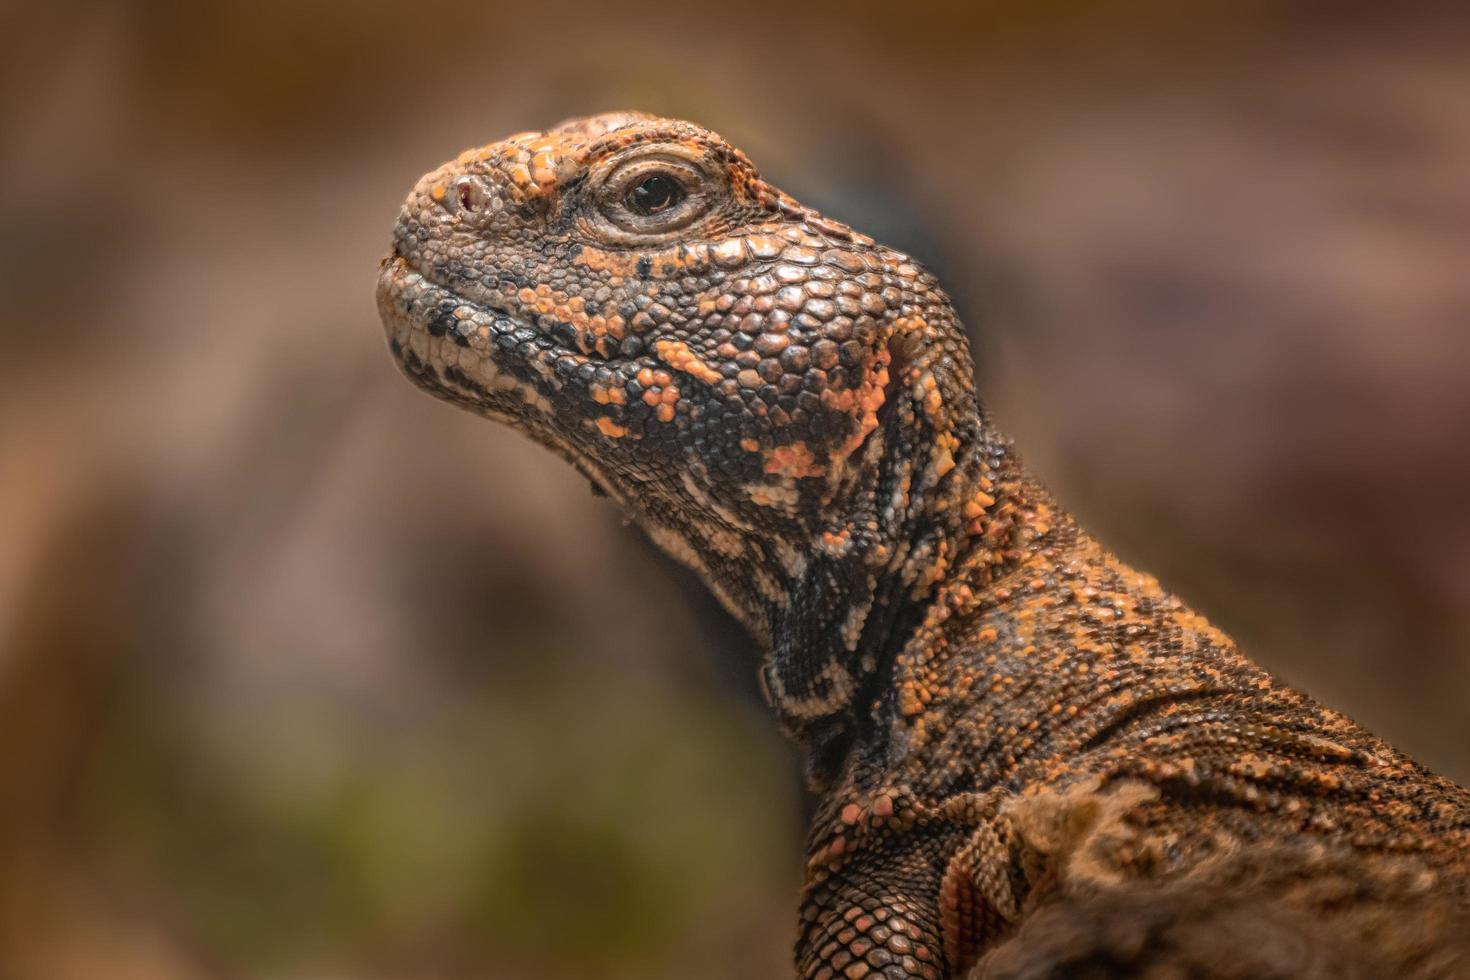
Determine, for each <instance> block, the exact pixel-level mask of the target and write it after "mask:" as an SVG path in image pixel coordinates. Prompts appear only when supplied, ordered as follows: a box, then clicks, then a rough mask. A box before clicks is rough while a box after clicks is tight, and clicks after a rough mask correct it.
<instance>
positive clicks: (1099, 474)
mask: <svg viewBox="0 0 1470 980" xmlns="http://www.w3.org/2000/svg"><path fill="white" fill-rule="evenodd" d="M1375 11H1376V12H1375ZM1466 27H1467V23H1466V20H1465V18H1464V17H1463V16H1460V15H1457V14H1456V13H1455V12H1454V8H1453V7H1451V6H1449V5H1446V6H1445V7H1443V8H1432V7H1428V6H1414V5H1411V4H1402V3H1400V4H1394V5H1365V6H1362V7H1357V6H1354V5H1352V4H1344V3H1331V4H1327V3H1323V4H1320V5H1303V4H1296V5H1289V6H1288V5H1284V4H1280V3H1276V4H1266V3H1251V2H1245V3H1241V2H1235V3H1210V2H1203V3H1195V4H1131V5H1108V6H1100V5H1097V4H1089V5H1069V4H1063V3H1055V2H1047V3H1036V2H1023V0H994V2H989V3H982V4H975V5H963V6H962V5H958V4H956V5H952V6H924V5H921V4H913V3H910V4H887V3H870V2H859V3H848V4H843V5H840V6H833V7H830V8H825V9H821V8H800V9H798V8H797V7H796V6H795V5H791V4H767V3H764V2H763V0H756V2H754V3H753V4H752V3H742V4H724V5H719V6H718V7H709V8H706V7H704V6H702V5H695V4H693V3H689V4H686V5H684V6H682V7H679V6H670V7H656V6H648V5H642V4H638V3H629V4H617V5H603V4H593V3H570V4H551V3H548V4H539V5H538V4H520V5H506V6H499V5H483V6H482V5H475V4H471V3H464V2H461V3H448V2H444V0H420V2H418V3H414V4H388V3H383V2H381V0H351V2H347V0H325V2H319V3H315V4H298V3H289V2H285V0H265V2H262V3H256V4H229V5H226V4H218V5H208V4H192V3H183V2H164V0H134V2H121V3H112V4H107V3H79V2H57V3H49V4H39V3H31V4H10V5H7V6H6V7H5V9H4V10H3V12H0V86H3V87H0V289H3V292H0V295H3V299H4V303H3V305H0V339H3V347H0V350H3V351H4V354H3V357H0V977H3V978H4V980H82V978H86V980H91V978H101V977H106V978H163V980H173V978H190V980H192V978H234V977H269V978H292V980H295V978H301V980H307V978H367V980H377V978H384V980H387V978H409V977H413V978H444V980H449V978H470V977H493V978H497V980H498V978H516V980H519V978H525V980H542V978H547V980H551V978H568V977H611V978H673V977H687V976H699V977H711V978H725V977H730V978H733V977H746V976H782V975H784V974H785V971H786V966H785V964H786V962H787V950H788V948H789V944H790V941H791V938H792V932H793V923H792V909H793V907H794V894H795V889H796V888H797V885H798V878H799V868H800V835H801V825H802V806H803V801H802V796H801V791H800V787H799V781H798V778H797V775H796V772H797V769H796V763H795V761H794V759H793V757H792V755H791V753H790V752H788V750H787V749H786V748H785V746H784V745H783V744H782V743H781V741H780V739H779V738H777V736H776V735H775V734H774V731H773V726H772V725H771V724H770V723H769V721H768V720H767V718H766V716H765V713H764V711H763V709H762V708H761V707H760V705H759V703H758V700H757V699H756V698H755V697H754V696H753V694H752V693H751V691H752V687H751V678H752V669H751V668H752V661H751V657H750V653H749V651H748V648H747V646H746V644H745V641H744V639H743V638H742V637H741V636H740V635H739V633H738V631H736V630H735V629H734V628H733V627H732V626H731V625H730V623H729V622H728V621H727V620H725V619H724V618H723V617H722V616H721V615H720V614H719V613H718V612H717V611H716V610H715V609H714V608H713V606H712V604H711V603H710V602H709V601H708V600H707V599H705V598H704V597H703V596H702V593H701V592H700V591H699V590H698V588H697V587H696V586H694V585H692V584H691V582H690V581H689V579H688V578H687V577H686V576H684V575H683V574H682V573H680V572H678V571H677V570H674V569H672V568H671V567H670V566H669V565H668V564H667V563H665V562H664V561H663V560H662V559H660V558H658V557H657V556H655V555H654V554H653V552H652V551H651V550H650V548H649V547H648V546H647V545H645V544H644V543H643V542H642V541H641V539H640V538H639V537H638V536H637V535H636V534H634V533H633V532H631V531H629V530H627V529H625V528H623V527H622V526H621V524H620V521H619V518H618V515H617V514H616V513H615V512H614V511H613V510H612V509H611V507H610V506H609V505H608V504H607V503H606V502H605V501H600V500H595V499H593V498H592V497H591V496H590V495H589V494H588V492H587V488H586V486H585V484H584V482H583V481H582V480H581V478H579V477H577V476H576V475H575V474H574V473H573V472H572V471H571V470H570V469H569V468H567V467H565V466H563V465H562V464H561V463H560V462H559V461H557V460H555V459H554V458H552V457H551V456H550V455H548V454H546V453H543V452H541V451H539V450H537V449H535V448H533V447H531V446H530V445H528V444H525V443H523V442H522V441H520V440H519V439H518V438H516V437H515V436H514V435H513V434H511V433H510V432H508V431H505V430H503V429H501V428H498V427H496V426H492V425H490V424H488V423H484V422H482V421H479V420H476V419H474V418H472V417H470V416H468V415H465V414H461V413H458V412H455V411H453V410H451V409H449V408H447V407H446V406H444V405H442V404H439V403H436V402H434V401H432V400H431V399H429V398H426V397H424V396H423V395H421V394H419V393H417V392H416V391H414V390H413V389H412V388H411V387H410V386H409V385H407V384H406V383H404V382H403V381H402V380H401V379H400V378H399V377H398V376H397V375H396V373H395V371H394V369H393V367H392V365H391V363H390V361H389V358H388V357H387V355H386V354H385V351H384V349H383V346H384V345H383V340H382V336H381V333H380V330H379V327H378V324H377V318H376V315H375V312H374V307H373V299H372V289H373V281H374V273H375V268H376V262H377V260H378V258H379V256H380V255H381V254H382V253H383V252H384V250H385V248H386V245H387V236H388V232H389V229H390V226H391V223H392V220H393V217H394V214H395V212H396V209H397V206H398V202H399V200H400V199H401V197H402V195H403V194H404V193H405V192H406V191H407V189H408V188H409V186H410V185H411V183H412V182H413V181H414V179H415V178H416V177H417V176H418V175H419V174H420V173H422V172H423V171H425V170H427V169H428V168H430V167H431V166H434V165H436V164H437V163H439V162H440V161H441V160H443V159H446V158H448V157H450V156H452V155H453V154H455V153H456V152H457V151H459V150H461V149H463V148H465V147H467V146H470V145H477V144H480V143H484V142H488V141H490V140H492V139H496V138H498V137H500V136H503V135H505V134H507V133H509V132H511V131H515V130H521V129H529V128H539V127H543V126H545V125H548V124H550V123H552V122H554V121H556V120H557V119H559V118H561V117H564V116H567V115H574V114H584V113H587V112H592V111H598V110H603V109H608V108H613V107H633V108H642V109H647V110H651V111H655V112H662V113H666V114H672V115H679V116H685V117H688V118H692V119H695V120H697V121H699V122H701V123H704V124H706V125H708V126H710V127H712V128H714V129H716V130H718V131H720V132H722V133H723V134H725V135H726V136H727V137H729V138H730V139H731V140H733V141H735V142H736V143H738V144H740V145H742V146H744V147H745V148H746V149H747V150H748V151H749V152H750V154H751V155H752V156H753V157H754V159H755V160H756V161H757V163H758V164H760V165H761V166H762V167H763V169H764V170H765V171H766V173H767V174H768V175H769V176H771V177H773V178H774V179H775V180H776V182H777V183H778V184H780V185H781V186H782V187H783V188H785V189H786V190H788V191H789V192H791V193H793V194H794V195H795V196H797V197H798V198H800V199H802V200H804V201H806V202H807V203H810V204H814V205H816V206H818V207H821V208H823V209H824V210H829V211H831V212H832V213H833V214H835V215H837V216H839V217H842V218H844V219H848V220H850V221H852V223H853V224H855V225H858V226H859V227H862V228H864V229H866V230H868V231H871V232H874V233H875V234H877V235H879V236H880V237H882V238H884V239H885V240H888V241H890V242H891V243H893V244H896V245H899V246H900V247H903V248H906V249H908V250H910V251H913V252H915V253H916V254H917V255H919V256H920V257H921V258H922V259H924V260H925V261H926V262H928V263H929V264H930V265H931V266H932V267H933V268H935V269H936V271H938V272H939V273H940V274H941V276H942V278H944V280H945V281H946V283H947V285H948V286H949V287H950V288H951V291H952V292H953V293H954V294H955V295H956V297H957V299H958V301H959V303H960V305H961V310H962V313H963V314H964V315H965V317H966V319H967V322H968V323H969V324H970V326H971V327H972V331H973V333H974V334H975V336H976V340H977V349H978V350H979V352H980V354H981V358H980V360H981V364H980V376H981V383H982V386H983V388H982V390H983V391H984V392H985V394H986V397H987V400H988V401H989V402H990V403H991V404H992V405H993V407H994V408H995V410H996V412H997V414H998V415H999V417H1000V418H1001V420H1002V421H1003V423H1005V424H1006V425H1007V427H1008V428H1009V429H1010V430H1011V431H1012V432H1013V433H1014V434H1015V435H1016V436H1017V437H1018V440H1019V441H1020V443H1021V446H1022V448H1023V450H1024V451H1025V452H1026V453H1027V455H1028V456H1029V458H1030V459H1031V461H1032V463H1033V464H1034V465H1035V466H1036V467H1037V468H1038V469H1039V470H1040V471H1041V472H1042V473H1043V475H1044V476H1046V477H1047V478H1048V479H1049V480H1050V482H1051V483H1052V484H1053V485H1054V487H1055V488H1056V490H1057V491H1058V493H1059V494H1060V496H1061V497H1062V498H1063V500H1064V501H1065V502H1067V503H1069V504H1070V505H1071V506H1072V507H1073V508H1074V509H1075V510H1077V511H1078V512H1079V513H1080V514H1081V515H1082V516H1083V518H1084V519H1085V520H1087V521H1088V522H1089V523H1090V525H1091V526H1092V527H1093V529H1094V530H1095V531H1096V532H1097V533H1098V534H1099V535H1100V536H1101V537H1102V538H1103V539H1104V541H1106V542H1107V543H1109V544H1110V545H1112V546H1113V547H1115V548H1116V549H1117V550H1119V551H1121V552H1122V553H1123V554H1124V555H1125V556H1127V557H1128V558H1130V559H1132V560H1134V561H1135V562H1136V563H1138V564H1140V565H1142V566H1143V567H1146V568H1148V569H1150V570H1153V571H1155V572H1157V573H1159V574H1160V575H1161V577H1163V578H1164V579H1165V581H1166V582H1168V583H1169V584H1171V585H1173V586H1174V587H1175V588H1177V589H1178V590H1179V591H1181V592H1183V593H1184V594H1185V595H1186V596H1187V597H1189V598H1190V599H1191V600H1193V601H1194V602H1195V603H1197V604H1198V605H1199V606H1201V607H1202V608H1203V609H1204V610H1205V611H1207V612H1208V613H1209V614H1210V615H1212V616H1213V617H1214V618H1216V619H1217V620H1218V621H1219V622H1220V623H1221V624H1222V625H1224V626H1225V627H1226V628H1227V629H1229V630H1230V631H1231V632H1232V633H1234V634H1235V635H1236V636H1237V638H1239V639H1240V640H1241V641H1242V643H1243V644H1244V645H1245V647H1246V648H1247V650H1248V651H1249V652H1251V653H1252V655H1253V656H1255V657H1256V658H1257V659H1258V660H1259V661H1260V662H1262V663H1263V664H1265V665H1266V666H1268V667H1269V668H1271V669H1273V670H1275V671H1277V672H1278V673H1280V674H1281V675H1283V676H1285V677H1286V678H1287V679H1289V680H1291V681H1292V682H1294V683H1296V684H1298V685H1300V686H1302V687H1304V688H1305V689H1307V690H1308V691H1310V692H1311V693H1313V694H1315V695H1316V696H1318V697H1319V698H1321V699H1323V700H1325V701H1327V702H1328V703H1330V704H1333V705H1334V706H1337V707H1340V708H1342V709H1344V710H1346V711H1348V712H1349V713H1350V714H1352V715H1354V716H1355V717H1357V718H1358V719H1359V720H1361V721H1363V722H1364V723H1366V724H1368V725H1370V726H1371V727H1373V728H1375V729H1376V730H1378V731H1379V732H1381V733H1382V734H1384V735H1385V736H1387V737H1389V738H1390V739H1391V740H1393V741H1394V742H1395V743H1396V744H1398V745H1400V746H1402V747H1404V748H1406V749H1408V750H1410V751H1411V752H1414V753H1416V754H1417V755H1418V756H1419V757H1420V758H1421V759H1422V760H1423V761H1425V762H1426V763H1429V764H1431V765H1433V766H1435V767H1437V768H1439V769H1441V770H1442V771H1444V772H1446V773H1449V774H1452V775H1454V776H1456V777H1458V778H1460V779H1462V780H1465V779H1467V778H1470V713H1467V710H1466V702H1467V698H1470V457H1467V454H1466V447H1465V443H1466V437H1467V435H1470V338H1467V332H1470V262H1467V260H1470V57H1467V55H1466V52H1467V51H1470V44H1467V40H1470V32H1467V30H1466Z"/></svg>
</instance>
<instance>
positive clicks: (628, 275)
mask: <svg viewBox="0 0 1470 980" xmlns="http://www.w3.org/2000/svg"><path fill="white" fill-rule="evenodd" d="M378 302H379V309H380V312H381V315H382V318H383V322H384V325H385V327H386V330H387V334H388V338H389V344H390V346H391V348H392V350H393V353H394V355H395V356H396V357H397V359H398V362H399V364H400V366H401V367H402V368H403V370H404V371H405V372H406V373H407V375H408V376H409V377H410V378H411V379H412V380H413V381H414V382H416V383H417V384H419V385H420V386H422V387H424V388H425V389H427V390H429V391H430V392H432V393H433V394H435V395H438V396H439V397H441V398H444V399H446V400H448V401H451V402H454V403H455V404H458V405H461V406H463V407H465V408H468V409H471V410H473V411H475V412H478V413H480V414H483V415H485V416H488V417H490V418H493V419H497V420H499V421H502V422H506V423H508V424H510V425H512V426H514V427H516V428H517V429H519V430H521V431H523V432H525V433H526V434H528V435H529V436H531V437H532V438H534V439H536V440H538V441H539V442H541V443H543V444H545V445H546V446H548V447H550V448H551V449H553V450H555V451H556V452H558V453H560V454H561V455H562V456H564V457H565V458H566V459H568V460H569V461H570V462H571V463H572V464H573V465H574V466H576V467H577V468H578V469H579V470H581V471H582V472H583V473H584V474H586V475H587V476H588V477H589V478H590V479H591V480H592V482H593V483H594V485H595V486H596V487H598V488H600V489H601V490H602V491H604V492H606V493H607V494H609V495H610V496H612V497H613V498H615V499H616V500H617V501H618V502H619V503H620V504H621V505H622V506H623V507H624V508H625V509H626V510H627V511H628V512H629V513H630V514H631V515H632V516H633V518H634V519H635V520H636V521H637V522H638V524H639V525H641V526H642V527H643V528H644V530H645V531H646V532H647V533H648V534H649V535H650V536H651V538H652V539H653V540H654V541H655V542H656V543H657V544H659V545H660V546H661V547H662V548H664V550H666V551H668V552H669V553H670V554H671V555H673V556H674V557H675V558H677V559H679V560H680V561H682V562H684V563H685V564H687V565H689V566H690V567H691V568H693V569H694V570H695V571H696V572H698V573H699V574H700V575H701V576H702V577H703V579H704V581H705V582H706V583H707V584H708V585H709V587H710V588H711V589H712V590H713V591H714V593H715V594H716V595H717V596H718V597H719V598H720V600H721V601H722V602H723V603H724V605H725V606H726V607H727V608H728V609H729V610H730V612H731V613H733V614H734V615H735V616H736V617H738V618H739V619H740V620H741V622H743V623H744V624H745V626H746V627H747V628H748V629H749V631H750V633H751V635H752V636H753V637H754V639H755V640H756V642H757V643H758V644H759V646H760V648H761V650H762V652H763V654H764V661H763V666H762V677H763V679H764V682H765V689H766V691H767V696H768V699H769V701H770V702H771V705H772V706H773V708H774V709H775V711H776V713H777V715H778V716H779V718H780V720H781V722H782V724H783V725H784V727H785V728H786V729H787V731H788V732H790V734H791V735H792V737H793V738H795V739H797V740H798V741H799V742H800V743H801V744H802V745H803V746H804V748H805V749H806V750H807V753H808V758H809V759H810V768H809V776H810V781H811V784H812V786H813V787H814V789H816V790H817V791H818V792H820V793H821V794H822V796H821V803H820V806H819V810H818V813H817V817H816V820H815V822H814V825H813V827H812V829H811V835H810V857H809V861H808V866H807V883H806V886H805V889H804V895H803V901H802V909H801V927H800V936H799V939H798V942H797V949H796V967H797V971H798V973H799V974H800V975H801V976H803V977H812V978H816V977H838V976H841V977H849V978H856V977H862V976H883V977H894V978H898V977H926V978H934V977H946V976H964V975H974V976H996V977H1000V976H1005V977H1023V976H1024V977H1044V976H1070V975H1073V974H1074V973H1075V972H1076V971H1077V970H1090V971H1091V972H1090V973H1088V975H1096V976H1108V975H1149V976H1185V975H1188V976H1222V977H1224V976H1241V977H1245V976H1283V977H1286V976H1308V975H1321V976H1344V975H1361V976H1388V975H1403V976H1424V977H1429V976H1457V975H1470V949H1467V940H1466V938H1465V937H1466V936H1470V916H1467V906H1470V884H1467V882H1470V793H1467V791H1466V790H1464V789H1462V788H1461V787H1459V786H1456V785H1454V784H1453V783H1451V782H1449V781H1447V780H1444V779H1442V778H1440V777H1437V776H1435V775H1433V774H1431V773H1429V772H1427V771H1425V770H1424V769H1422V768H1420V767H1419V766H1417V765H1415V764H1414V763H1413V762H1412V761H1410V760H1409V759H1407V758H1405V757H1404V756H1402V755H1400V754H1399V753H1397V752H1395V751H1394V750H1393V749H1391V748H1389V747H1388V746H1387V745H1385V744H1384V743H1382V742H1381V741H1379V740H1378V739H1376V738H1374V737H1373V736H1372V735H1370V734H1368V733H1366V732H1364V731H1363V730H1362V729H1360V728H1358V727H1356V726H1355V725H1353V724H1352V723H1351V722H1349V721H1348V720H1347V719H1345V718H1343V717H1342V716H1340V715H1338V714H1336V713H1334V712H1332V711H1329V710H1327V709H1325V708H1322V707H1320V706H1318V705H1316V704H1314V703H1313V702H1312V701H1310V700H1309V699H1307V698H1306V697H1304V696H1303V695H1301V694H1298V693H1297V692H1295V691H1292V690H1290V689H1289V688H1286V687H1284V686H1282V685H1280V684H1279V683H1277V682H1276V681H1274V680H1273V679H1272V678H1271V677H1269V676H1268V675H1267V674H1265V673H1264V672H1262V671H1261V670H1259V669H1258V668H1256V667H1255V666H1253V665H1252V664H1251V663H1249V662H1248V661H1247V660H1245V659H1243V658H1242V657H1241V656H1240V654H1239V653H1238V652H1237V650H1236V648H1235V646H1234V644H1233V643H1232V642H1231V641H1230V640H1229V639H1228V638H1227V637H1226V636H1224V635H1223V634H1222V633H1220V632H1219V631H1218V630H1216V629H1215V628H1214V627H1212V626H1211V625H1210V624H1209V623H1208V622H1206V621H1205V620H1204V618H1203V617H1201V616H1199V615H1198V614H1196V613H1194V612H1192V611H1191V610H1190V609H1188V608H1187V607H1186V606H1184V605H1183V604H1182V603H1181V602H1180V601H1179V600H1178V599H1177V598H1175V597H1174V596H1172V595H1170V594H1169V593H1167V592H1165V591H1163V590H1162V589H1161V588H1160V587H1159V585H1158V583H1157V582H1155V581H1154V580H1153V579H1152V578H1150V577H1149V576H1147V575H1144V574H1141V573H1139V572H1136V571H1134V570H1132V569H1130V568H1128V567H1127V566H1125V565H1123V564H1122V563H1121V562H1119V561H1118V560H1117V559H1116V558H1114V557H1112V556H1111V555H1109V554H1108V553H1107V552H1106V551H1104V550H1103V549H1102V548H1100V547H1099V546H1098V545H1097V543H1096V542H1094V541H1093V540H1092V539H1091V538H1089V537H1088V536H1087V535H1086V534H1085V533H1083V532H1082V531H1081V530H1080V529H1079V528H1078V527H1077V525H1076V524H1075V523H1074V522H1073V521H1072V519H1071V518H1070V517H1068V516H1067V515H1066V514H1065V513H1064V512H1062V510H1061V509H1060V508H1059V507H1058V506H1057V505H1056V503H1055V502H1054V501H1053V500H1052V499H1051V497H1050V496H1049V495H1048V494H1047V492H1046V491H1045V490H1044V489H1043V488H1042V487H1041V486H1040V485H1039V484H1038V483H1037V482H1036V480H1034V479H1033V478H1032V477H1031V476H1029V475H1028V474H1027V472H1026V471H1025V470H1024V469H1023V468H1022V466H1021V464H1020V463H1019V461H1018V459H1017V457H1016V455H1015V453H1014V452H1013V450H1012V448H1011V445H1010V443H1009V441H1008V440H1007V439H1005V438H1004V437H1003V436H1002V435H1000V434H999V433H998V432H996V430H995V429H994V428H993V426H992V425H991V423H990V421H989V419H988V417H987V416H986V414H985V413H984V412H983V410H982V409H981V408H980V406H979V404H978V403H977V400H976V397H975V393H974V390H973V385H972V380H971V362H970V356H969V351H968V347H967V343H966V340H965V335H964V331H963V330H962V328H961V326H960V324H959V322H958V320H957V319H956V317H955V314H954V311H953V309H952V308H951V307H950V304H949V301H948V299H947V298H946V296H945V295H944V293H943V292H941V291H940V289H939V288H938V285H937V284H936V283H935V281H934V279H933V278H932V277H931V276H930V275H929V274H928V273H926V272H925V271H924V270H923V269H922V268H921V267H920V266H919V265H918V264H917V263H916V262H915V261H914V260H913V259H911V258H909V257H908V256H906V255H903V254H901V253H899V252H895V251H893V250H892V249H889V248H885V247H883V246H882V245H879V244H877V243H875V242H873V241H872V240H871V239H870V238H867V237H866V236H864V235H861V234H859V233H857V232H855V231H853V230H852V229H850V228H848V227H847V226H845V225H843V224H840V223H839V222H836V221H832V220H830V219H827V218H824V217H822V216H820V215H818V214H816V213H815V212H813V211H811V210H809V209H807V208H804V207H802V206H801V205H799V204H797V203H796V202H795V201H793V200H792V199H791V198H789V197H787V196H786V195H785V194H783V193H782V192H780V191H778V190H776V189H775V188H773V187H772V186H770V185H769V184H767V183H765V182H764V181H763V180H761V178H760V177H759V175H758V174H757V173H756V170H755V168H754V167H753V166H752V165H751V163H750V161H749V160H748V159H746V157H745V156H744V155H743V154H741V153H740V152H739V151H738V150H736V149H734V148H733V147H731V146H729V145H728V144H727V143H725V142H724V141H723V140H721V139H720V138H719V137H718V136H716V135H714V134H713V133H710V132H708V131H706V130H703V129H700V128H699V127H697V126H694V125H691V124H689V123H682V122H676V121H671V120H664V119H656V118H653V117H649V116H644V115H641V114H636V113H613V114H608V115H603V116H596V117H592V118H589V119H584V120H576V121H572V122H569V123H565V124H563V125H561V126H558V127H556V128H554V129H552V130H549V131H547V132H545V133H526V134H521V135H518V136H513V137H511V138H509V139H507V140H504V141H502V142H500V143H496V144H492V145H490V146H488V147H485V148H484V149H482V150H475V151H469V152H466V153H465V154H463V155H461V156H460V157H459V158H458V159H457V160H455V161H454V162H452V163H449V164H446V165H445V166H443V167H441V168H439V169H438V170H436V171H434V172H432V173H430V174H429V175H427V176H426V177H425V178H424V179H423V180H422V181H420V183H419V184H418V186H417V187H416V188H415V189H414V191H413V193H412V194H410V195H409V197H408V200H407V202H406V203H405V204H404V207H403V210H402V213H401V215H400V217H399V221H398V225H397V228H396V229H395V232H394V248H393V254H392V255H391V256H389V258H388V259H386V260H385V261H384V263H383V266H382V269H381V273H380V278H379V284H378Z"/></svg>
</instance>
